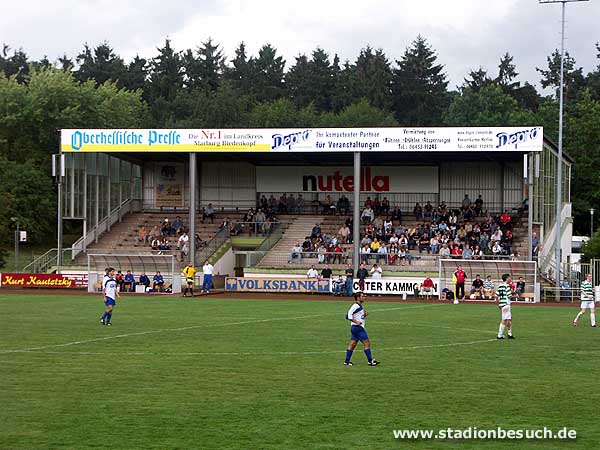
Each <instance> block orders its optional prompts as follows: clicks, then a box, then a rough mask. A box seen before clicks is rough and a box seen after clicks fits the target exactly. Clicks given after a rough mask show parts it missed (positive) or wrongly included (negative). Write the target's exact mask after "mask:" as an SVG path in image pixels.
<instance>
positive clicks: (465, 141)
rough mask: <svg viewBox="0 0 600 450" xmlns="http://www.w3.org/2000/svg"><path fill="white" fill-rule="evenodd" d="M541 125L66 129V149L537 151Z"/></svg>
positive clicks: (63, 146) (63, 142)
mask: <svg viewBox="0 0 600 450" xmlns="http://www.w3.org/2000/svg"><path fill="white" fill-rule="evenodd" d="M543 136H544V130H543V129H542V127H536V126H522V127H471V128H457V127H447V128H400V127H389V128H282V129H273V128H259V129H164V130H159V129H115V130H107V129H65V130H61V150H62V151H63V152H146V153H151V152H251V153H255V152H275V153H294V152H331V153H335V152H418V153H423V152H425V153H429V152H433V153H435V152H490V151H501V152H532V151H542V148H543V139H544V137H543Z"/></svg>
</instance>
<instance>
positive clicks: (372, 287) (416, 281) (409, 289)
mask: <svg viewBox="0 0 600 450" xmlns="http://www.w3.org/2000/svg"><path fill="white" fill-rule="evenodd" d="M424 279H425V278H423V279H421V278H410V277H406V278H380V279H374V278H367V279H365V288H364V290H363V292H364V293H365V294H367V295H368V294H371V295H403V294H406V295H414V294H415V291H417V290H419V288H420V286H421V283H423V280H424ZM431 280H432V281H433V291H432V295H436V296H437V295H439V291H438V286H439V283H438V279H437V278H432V279H431ZM354 290H355V291H358V290H360V287H359V285H358V280H356V279H355V280H354ZM330 291H332V292H333V286H331V287H330Z"/></svg>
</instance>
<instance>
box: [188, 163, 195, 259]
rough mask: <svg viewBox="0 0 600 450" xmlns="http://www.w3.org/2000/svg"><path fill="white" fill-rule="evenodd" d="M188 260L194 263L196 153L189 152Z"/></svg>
mask: <svg viewBox="0 0 600 450" xmlns="http://www.w3.org/2000/svg"><path fill="white" fill-rule="evenodd" d="M189 221H190V232H189V238H190V240H189V243H190V261H192V263H193V264H196V153H194V152H191V153H190V216H189Z"/></svg>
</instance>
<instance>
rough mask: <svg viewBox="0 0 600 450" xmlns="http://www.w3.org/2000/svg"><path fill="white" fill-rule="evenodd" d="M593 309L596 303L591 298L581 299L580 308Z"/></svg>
mask: <svg viewBox="0 0 600 450" xmlns="http://www.w3.org/2000/svg"><path fill="white" fill-rule="evenodd" d="M588 308H589V309H594V308H596V305H595V303H594V301H593V300H582V301H581V309H588Z"/></svg>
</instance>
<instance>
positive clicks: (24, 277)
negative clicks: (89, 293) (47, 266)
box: [0, 272, 88, 289]
mask: <svg viewBox="0 0 600 450" xmlns="http://www.w3.org/2000/svg"><path fill="white" fill-rule="evenodd" d="M87 285H88V276H87V272H81V273H72V274H56V273H50V274H48V273H3V274H0V287H3V288H10V287H15V288H62V289H65V288H67V289H87Z"/></svg>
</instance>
